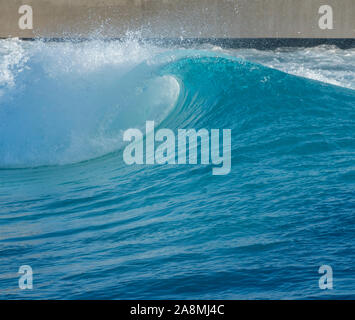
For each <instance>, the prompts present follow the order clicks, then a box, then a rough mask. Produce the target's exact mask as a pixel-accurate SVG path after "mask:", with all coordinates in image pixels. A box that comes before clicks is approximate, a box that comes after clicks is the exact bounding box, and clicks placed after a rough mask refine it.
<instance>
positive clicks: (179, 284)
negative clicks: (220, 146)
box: [0, 40, 355, 299]
mask: <svg viewBox="0 0 355 320" xmlns="http://www.w3.org/2000/svg"><path fill="white" fill-rule="evenodd" d="M327 50H328V51H327ZM329 51H332V53H331V55H327V54H325V53H324V52H329ZM330 56H331V57H332V59H329V57H330ZM291 60H292V61H293V65H291V66H290V64H289V62H290V61H291ZM0 61H1V62H0V69H1V70H0V120H1V122H0V168H1V169H0V230H1V232H0V270H1V272H2V277H0V297H2V298H10V299H17V298H35V299H43V298H46V299H64V298H66V299H90V298H92V299H187V298H190V299H196V298H200V299H212V298H217V299H240V298H242V299H244V298H247V299H249V298H250V299H258V298H264V299H269V298H272V299H282V298H289V299H314V298H345V299H351V298H354V297H355V287H354V283H355V281H354V280H355V277H354V274H355V272H354V270H353V267H354V262H355V254H354V252H355V251H354V237H353V236H354V232H355V227H354V223H353V222H354V219H355V201H354V199H355V188H354V178H355V147H354V138H355V134H354V133H355V91H354V88H355V81H354V70H353V69H351V68H353V66H354V61H355V51H354V50H340V49H335V48H332V47H331V48H325V47H318V48H313V49H293V50H291V49H288V50H277V51H262V52H261V51H257V50H229V51H226V50H223V49H221V48H217V47H212V46H208V47H196V48H195V49H193V50H192V49H180V48H160V47H157V46H153V45H149V44H142V43H138V42H137V41H134V40H127V41H124V42H118V41H111V42H103V41H89V42H81V43H69V42H68V43H43V42H40V41H35V42H31V43H28V42H26V43H24V42H21V41H19V40H3V41H1V42H0ZM297 61H299V62H298V63H297ZM341 61H343V62H344V63H343V64H342V63H341ZM349 63H350V65H349ZM277 69H279V70H277ZM280 70H281V71H280ZM349 70H350V71H349ZM302 72H303V73H302ZM300 76H302V77H300ZM313 79H316V80H321V81H322V82H321V81H315V80H313ZM334 84H336V85H334ZM146 120H155V121H156V123H157V124H158V127H164V128H171V129H173V130H176V129H178V128H195V129H199V128H207V129H212V128H220V129H232V171H231V173H230V174H229V175H226V176H213V175H212V173H211V171H212V168H211V166H209V165H207V166H206V165H186V166H181V165H179V166H167V165H166V166H159V165H151V166H127V165H125V164H124V162H123V160H122V148H123V147H124V145H123V141H122V133H123V130H125V129H127V128H131V127H132V128H142V127H143V126H144V125H145V121H146ZM324 264H327V265H330V266H332V267H333V269H334V278H335V280H334V281H335V286H334V289H333V290H331V291H329V290H328V291H323V290H320V289H319V287H318V279H319V276H320V275H319V274H318V269H319V267H320V266H321V265H324ZM21 265H30V266H32V268H33V271H34V289H33V290H31V291H21V290H19V289H17V286H18V284H17V283H18V274H17V271H18V269H19V267H20V266H21Z"/></svg>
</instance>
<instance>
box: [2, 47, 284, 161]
mask: <svg viewBox="0 0 355 320" xmlns="http://www.w3.org/2000/svg"><path fill="white" fill-rule="evenodd" d="M4 43H5V44H6V45H5V46H4V47H3V48H2V55H3V56H4V57H5V59H3V63H2V65H1V66H0V67H1V69H2V74H0V76H1V77H0V92H1V91H2V97H0V116H1V118H2V119H4V120H5V121H3V122H2V123H1V124H0V133H1V135H2V137H5V139H2V141H0V167H3V168H6V167H15V168H16V167H35V166H42V165H63V164H71V163H76V162H81V161H86V160H90V159H94V158H98V157H101V156H103V155H107V154H109V153H112V152H114V151H117V150H119V149H120V148H121V147H122V146H123V142H122V133H123V130H125V129H127V128H129V127H138V128H142V127H143V126H144V123H145V121H146V120H151V119H154V120H156V122H158V123H159V122H161V121H163V120H164V119H166V117H167V116H168V115H169V113H170V112H172V110H173V109H174V107H176V105H177V103H178V101H179V100H180V101H181V99H182V98H181V97H182V96H183V95H184V93H183V92H182V88H184V85H185V83H184V80H185V81H186V80H188V79H183V77H179V76H177V72H178V68H179V61H181V60H184V59H189V58H190V59H194V58H195V59H197V58H199V59H200V58H203V57H206V58H208V57H210V58H212V59H215V61H214V62H215V63H217V64H218V63H223V61H224V59H226V60H229V61H232V63H233V64H235V68H236V69H235V70H231V72H239V70H238V68H237V67H236V66H237V65H238V64H248V66H249V68H250V70H251V71H252V70H253V68H255V67H258V66H257V65H254V64H253V63H249V62H247V61H243V60H240V59H239V58H235V57H233V56H228V55H227V53H228V54H230V52H226V54H225V53H224V52H223V51H222V52H219V51H217V50H212V51H206V50H203V51H200V50H163V49H159V48H155V47H150V46H149V47H148V46H145V45H140V44H138V43H137V42H135V41H128V42H125V43H102V42H100V41H93V42H88V43H81V44H73V43H59V44H46V43H42V42H36V43H34V44H23V43H21V42H19V41H5V42H4ZM26 46H27V47H26ZM14 53H16V54H14ZM235 53H236V54H238V55H240V56H242V57H244V58H248V59H249V58H252V57H251V56H250V52H249V51H247V54H246V52H245V51H243V52H242V51H239V52H238V51H236V52H235ZM261 56H262V57H264V58H265V56H263V55H261ZM83 57H84V58H83ZM250 60H252V59H250ZM255 60H258V59H255ZM259 60H260V58H259ZM214 62H211V63H212V64H213V63H214ZM256 62H263V61H256ZM264 62H265V64H266V65H267V64H268V63H267V61H264ZM169 66H171V68H169ZM174 68H175V69H174ZM180 68H181V66H180ZM163 70H168V71H163ZM262 71H263V72H264V78H263V80H262V81H268V78H269V74H270V72H271V69H268V68H267V67H262ZM284 71H286V70H284ZM224 77H225V79H223V80H222V81H223V82H224V83H225V84H226V83H227V82H228V81H229V79H230V78H231V75H228V74H226V75H224ZM29 79H31V82H30V81H29ZM212 80H213V79H212ZM200 81H201V79H197V80H196V83H197V84H198V83H199V82H200ZM179 83H180V85H179ZM219 85H223V83H220V84H219ZM1 88H2V89H1ZM189 89H191V88H187V90H189ZM184 90H185V89H184ZM194 90H195V92H194V93H191V92H189V94H195V95H197V96H198V95H199V94H201V91H202V90H200V89H199V88H197V87H196V88H194ZM204 94H205V95H206V96H205V97H202V98H203V99H211V98H212V99H215V100H218V95H217V92H215V93H214V92H211V91H210V92H207V91H204ZM183 103H184V102H182V104H183ZM236 107H237V106H236ZM179 108H180V110H182V109H184V108H185V106H184V105H181V104H180V106H179ZM178 111H179V110H178ZM195 112H196V114H193V113H192V114H190V115H189V117H191V118H194V117H198V116H199V115H198V113H199V111H198V110H196V111H195ZM183 115H185V114H184V113H183ZM208 116H210V115H208ZM185 120H188V119H185ZM187 122H188V121H187Z"/></svg>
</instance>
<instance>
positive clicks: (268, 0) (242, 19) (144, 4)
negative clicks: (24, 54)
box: [0, 0, 355, 38]
mask: <svg viewBox="0 0 355 320" xmlns="http://www.w3.org/2000/svg"><path fill="white" fill-rule="evenodd" d="M22 4H28V5H31V6H32V8H33V30H20V28H19V26H18V20H19V18H20V16H21V15H20V14H19V13H18V9H19V7H20V6H21V5H22ZM324 4H327V5H330V6H332V8H333V11H334V29H333V30H321V29H320V28H319V26H318V20H319V18H320V14H319V13H318V10H319V7H320V6H321V5H324ZM127 31H134V32H136V31H138V32H140V34H141V36H142V37H145V38H160V37H163V38H180V37H184V38H354V37H355V0H0V37H9V36H12V37H23V38H31V37H34V36H40V37H56V38H58V37H63V36H68V35H70V36H77V37H89V36H92V35H97V34H99V35H101V36H106V37H115V38H116V37H117V38H118V37H122V36H124V35H125V34H126V32H127Z"/></svg>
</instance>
